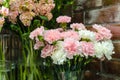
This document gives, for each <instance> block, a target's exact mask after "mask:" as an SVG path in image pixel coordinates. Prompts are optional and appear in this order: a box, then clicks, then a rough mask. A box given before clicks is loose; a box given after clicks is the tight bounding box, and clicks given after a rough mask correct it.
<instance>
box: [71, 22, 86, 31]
mask: <svg viewBox="0 0 120 80" xmlns="http://www.w3.org/2000/svg"><path fill="white" fill-rule="evenodd" d="M70 28H72V29H73V30H84V29H86V28H85V26H84V25H83V24H82V23H73V24H71V25H70Z"/></svg>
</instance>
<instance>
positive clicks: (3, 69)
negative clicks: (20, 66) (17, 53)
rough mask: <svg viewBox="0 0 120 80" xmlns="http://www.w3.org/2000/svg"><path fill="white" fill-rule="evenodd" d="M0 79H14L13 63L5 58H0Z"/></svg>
mask: <svg viewBox="0 0 120 80" xmlns="http://www.w3.org/2000/svg"><path fill="white" fill-rule="evenodd" d="M0 80H15V65H14V64H13V63H11V62H10V61H7V60H0Z"/></svg>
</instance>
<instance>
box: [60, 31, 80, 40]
mask: <svg viewBox="0 0 120 80" xmlns="http://www.w3.org/2000/svg"><path fill="white" fill-rule="evenodd" d="M61 35H62V38H64V39H65V38H73V39H76V40H80V37H79V34H78V33H77V32H76V31H73V30H68V31H66V32H62V33H61Z"/></svg>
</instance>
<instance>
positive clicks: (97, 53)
mask: <svg viewBox="0 0 120 80" xmlns="http://www.w3.org/2000/svg"><path fill="white" fill-rule="evenodd" d="M94 48H95V56H96V57H98V58H102V57H103V56H104V54H103V47H102V44H101V43H100V42H95V43H94Z"/></svg>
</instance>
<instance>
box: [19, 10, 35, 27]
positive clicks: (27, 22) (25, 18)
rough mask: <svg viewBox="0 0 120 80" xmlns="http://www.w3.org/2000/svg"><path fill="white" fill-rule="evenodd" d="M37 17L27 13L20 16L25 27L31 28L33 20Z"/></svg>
mask: <svg viewBox="0 0 120 80" xmlns="http://www.w3.org/2000/svg"><path fill="white" fill-rule="evenodd" d="M34 16H35V13H33V12H25V13H22V14H21V15H20V20H21V22H22V23H23V24H24V25H25V26H30V24H31V20H32V19H33V17H34Z"/></svg>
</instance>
